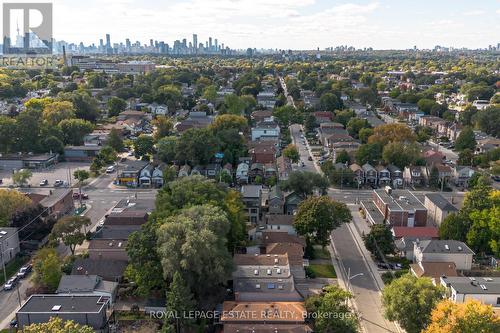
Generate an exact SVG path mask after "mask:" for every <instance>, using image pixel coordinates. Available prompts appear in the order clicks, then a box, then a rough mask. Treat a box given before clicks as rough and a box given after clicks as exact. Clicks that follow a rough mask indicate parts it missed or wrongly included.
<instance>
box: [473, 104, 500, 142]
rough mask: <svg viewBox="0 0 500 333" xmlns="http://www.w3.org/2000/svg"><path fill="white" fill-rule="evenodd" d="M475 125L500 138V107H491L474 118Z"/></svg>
mask: <svg viewBox="0 0 500 333" xmlns="http://www.w3.org/2000/svg"><path fill="white" fill-rule="evenodd" d="M472 122H473V123H474V125H475V126H476V127H477V128H479V129H481V130H482V131H484V132H486V133H488V134H489V135H492V136H494V137H497V138H498V137H500V105H495V106H490V107H488V108H486V109H483V110H481V111H479V112H477V113H476V114H475V115H474V116H473V117H472Z"/></svg>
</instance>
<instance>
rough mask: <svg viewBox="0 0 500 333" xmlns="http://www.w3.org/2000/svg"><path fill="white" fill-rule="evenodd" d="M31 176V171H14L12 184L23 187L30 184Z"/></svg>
mask: <svg viewBox="0 0 500 333" xmlns="http://www.w3.org/2000/svg"><path fill="white" fill-rule="evenodd" d="M31 176H33V173H32V172H31V170H29V169H21V170H18V171H14V173H13V174H12V182H13V183H14V184H17V185H18V186H21V187H22V186H25V185H26V184H27V183H28V181H29V179H30V178H31Z"/></svg>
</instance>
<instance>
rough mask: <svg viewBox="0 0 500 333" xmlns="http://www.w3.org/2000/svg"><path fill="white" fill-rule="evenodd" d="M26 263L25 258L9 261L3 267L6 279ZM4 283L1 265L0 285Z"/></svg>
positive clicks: (26, 259) (0, 266)
mask: <svg viewBox="0 0 500 333" xmlns="http://www.w3.org/2000/svg"><path fill="white" fill-rule="evenodd" d="M27 261H28V258H27V257H16V258H15V259H13V260H12V261H10V262H9V263H8V264H7V265H5V271H6V272H7V279H10V278H11V277H12V276H13V275H14V273H16V272H17V271H19V268H21V267H22V266H23V265H24V264H25V263H26V262H27ZM4 283H5V281H4V278H3V269H2V265H0V285H3V284H4ZM0 332H1V331H0Z"/></svg>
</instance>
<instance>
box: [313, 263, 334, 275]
mask: <svg viewBox="0 0 500 333" xmlns="http://www.w3.org/2000/svg"><path fill="white" fill-rule="evenodd" d="M309 269H310V270H311V271H312V272H314V275H315V276H316V277H319V278H336V277H337V274H336V273H335V269H334V268H333V265H319V264H311V265H309Z"/></svg>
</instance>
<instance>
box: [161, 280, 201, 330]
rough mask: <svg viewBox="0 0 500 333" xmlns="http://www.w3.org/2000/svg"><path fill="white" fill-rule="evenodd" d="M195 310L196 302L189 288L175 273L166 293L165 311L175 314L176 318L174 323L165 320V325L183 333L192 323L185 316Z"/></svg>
mask: <svg viewBox="0 0 500 333" xmlns="http://www.w3.org/2000/svg"><path fill="white" fill-rule="evenodd" d="M195 308H196V302H195V301H194V299H193V295H192V294H191V290H190V288H189V286H188V285H187V284H186V282H185V281H184V279H183V278H182V275H181V274H180V273H179V272H175V273H174V276H173V279H172V283H171V284H170V287H169V290H168V291H167V308H166V310H167V313H169V314H175V315H176V317H178V318H176V319H175V323H173V322H171V321H170V320H169V319H167V324H169V323H170V324H175V326H176V327H177V331H179V330H180V331H183V330H184V329H185V328H186V327H187V326H189V324H191V322H192V321H191V320H189V317H188V316H187V315H186V314H187V313H189V312H190V311H193V310H194V309H195ZM167 318H168V316H167Z"/></svg>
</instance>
